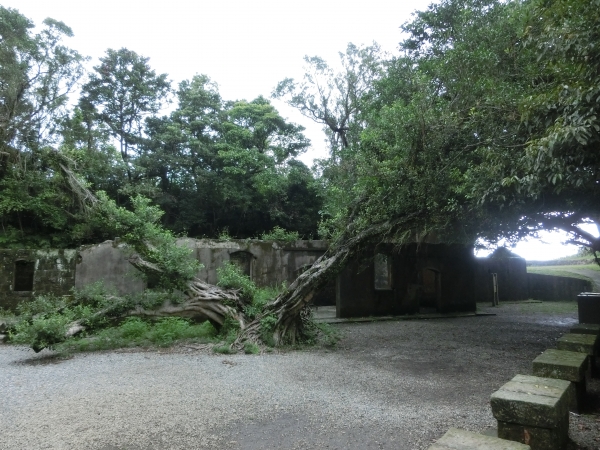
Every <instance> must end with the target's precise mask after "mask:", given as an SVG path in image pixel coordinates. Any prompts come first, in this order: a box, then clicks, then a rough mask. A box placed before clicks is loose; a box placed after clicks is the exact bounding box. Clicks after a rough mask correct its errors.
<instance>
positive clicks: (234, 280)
mask: <svg viewBox="0 0 600 450" xmlns="http://www.w3.org/2000/svg"><path fill="white" fill-rule="evenodd" d="M217 277H218V279H219V281H218V282H217V286H220V287H222V288H224V289H237V290H239V291H240V296H241V297H242V298H244V299H245V300H246V301H248V302H252V301H253V300H254V296H255V294H256V291H257V287H256V284H254V282H253V281H252V280H251V279H250V277H249V276H248V275H245V274H243V273H242V271H241V269H240V268H239V267H238V266H236V265H235V264H232V263H231V262H229V261H227V262H225V263H224V264H223V265H222V266H221V267H219V268H218V269H217Z"/></svg>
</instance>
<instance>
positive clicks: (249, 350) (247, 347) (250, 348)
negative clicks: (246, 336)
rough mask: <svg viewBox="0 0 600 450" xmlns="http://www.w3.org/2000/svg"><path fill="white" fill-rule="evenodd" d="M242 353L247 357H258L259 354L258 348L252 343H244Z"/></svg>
mask: <svg viewBox="0 0 600 450" xmlns="http://www.w3.org/2000/svg"><path fill="white" fill-rule="evenodd" d="M244 353H246V354H247V355H258V354H259V353H260V347H259V346H258V345H256V344H253V343H252V342H246V343H245V344H244Z"/></svg>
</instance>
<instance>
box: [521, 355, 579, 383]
mask: <svg viewBox="0 0 600 450" xmlns="http://www.w3.org/2000/svg"><path fill="white" fill-rule="evenodd" d="M587 368H588V355H586V354H585V353H580V352H570V351H567V350H558V349H555V348H550V349H548V350H546V351H545V352H544V353H542V354H541V355H540V356H538V357H537V358H535V359H534V360H533V375H535V376H536V377H545V378H556V379H559V380H567V381H572V382H575V383H578V382H580V381H582V380H585V374H586V371H587Z"/></svg>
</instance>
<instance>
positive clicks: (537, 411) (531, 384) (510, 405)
mask: <svg viewBox="0 0 600 450" xmlns="http://www.w3.org/2000/svg"><path fill="white" fill-rule="evenodd" d="M573 391H574V386H573V384H572V383H571V382H570V381H566V380H557V379H554V378H541V377H534V376H529V375H517V376H515V377H514V378H513V379H512V380H511V381H509V382H508V383H506V384H505V385H504V386H502V387H501V388H500V389H499V390H498V391H496V392H494V393H493V394H492V397H491V399H490V403H491V406H492V413H493V414H494V417H495V418H496V420H497V421H498V437H499V438H501V439H508V440H510V441H516V442H521V443H523V444H527V445H529V446H530V447H531V450H564V449H565V446H566V445H567V440H568V436H569V404H568V403H569V401H570V400H571V399H572V396H574V395H575V393H574V392H573Z"/></svg>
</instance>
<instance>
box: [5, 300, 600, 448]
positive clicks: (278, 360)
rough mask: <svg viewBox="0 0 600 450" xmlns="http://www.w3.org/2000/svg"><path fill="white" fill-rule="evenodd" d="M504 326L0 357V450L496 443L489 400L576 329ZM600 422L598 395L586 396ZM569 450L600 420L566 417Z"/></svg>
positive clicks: (403, 323) (507, 308)
mask: <svg viewBox="0 0 600 450" xmlns="http://www.w3.org/2000/svg"><path fill="white" fill-rule="evenodd" d="M479 306H480V308H479V311H483V312H495V313H497V315H495V316H478V317H462V318H454V319H450V318H448V319H434V320H399V321H386V322H368V323H347V324H340V325H335V326H336V327H337V328H339V329H340V330H341V331H342V333H343V336H344V337H343V339H342V340H341V341H340V343H339V344H338V347H337V348H335V349H327V348H313V349H310V350H306V351H291V352H282V353H267V354H263V355H216V354H212V353H211V352H210V351H208V350H206V349H202V348H196V347H193V346H188V347H186V346H179V347H177V348H175V349H169V350H165V349H161V350H156V349H154V350H149V351H115V352H108V353H96V354H78V355H75V356H74V357H72V358H70V359H63V360H57V359H52V358H48V354H47V353H44V352H43V353H42V354H41V355H35V354H34V353H33V352H32V351H31V350H29V349H26V348H23V347H14V346H8V345H3V346H0V449H3V450H12V449H15V450H16V449H19V450H22V449H102V450H109V449H110V450H116V449H128V450H137V449H257V450H258V449H340V450H341V449H361V450H362V449H402V450H403V449H406V450H415V449H426V448H427V447H428V446H429V445H430V444H431V443H432V441H434V440H436V439H438V438H439V437H440V436H441V435H442V434H443V433H444V432H445V431H446V430H447V429H448V428H449V427H451V426H452V427H459V428H465V429H469V430H473V431H478V432H481V431H484V432H486V431H487V432H491V429H492V428H493V427H494V425H495V422H494V419H493V417H492V414H491V411H490V408H489V403H488V401H489V397H490V394H491V393H492V392H494V391H495V390H496V389H498V388H499V387H500V386H501V385H502V384H504V383H505V382H507V381H508V380H510V379H511V378H512V377H513V376H514V375H515V374H517V373H522V374H529V373H530V371H531V361H532V360H533V359H534V358H535V357H536V356H537V355H538V354H539V353H541V352H542V351H543V350H545V349H546V348H550V347H554V346H555V340H556V339H557V338H558V337H559V336H560V335H561V334H562V333H564V332H567V331H568V329H569V327H570V326H571V325H572V324H574V323H576V307H575V306H574V304H564V303H563V304H552V303H543V304H541V303H538V304H503V305H501V306H500V307H499V308H487V307H482V305H479ZM591 391H592V392H591V395H592V397H593V398H594V402H596V405H595V412H596V413H599V412H600V408H598V399H599V394H600V386H599V383H597V382H595V383H594V384H592V385H591ZM571 436H572V438H573V439H574V440H575V441H576V442H577V443H578V444H575V443H572V444H571V448H573V449H578V448H580V449H594V450H595V449H598V448H600V415H593V414H591V415H587V416H585V417H584V416H582V417H578V416H571Z"/></svg>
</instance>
